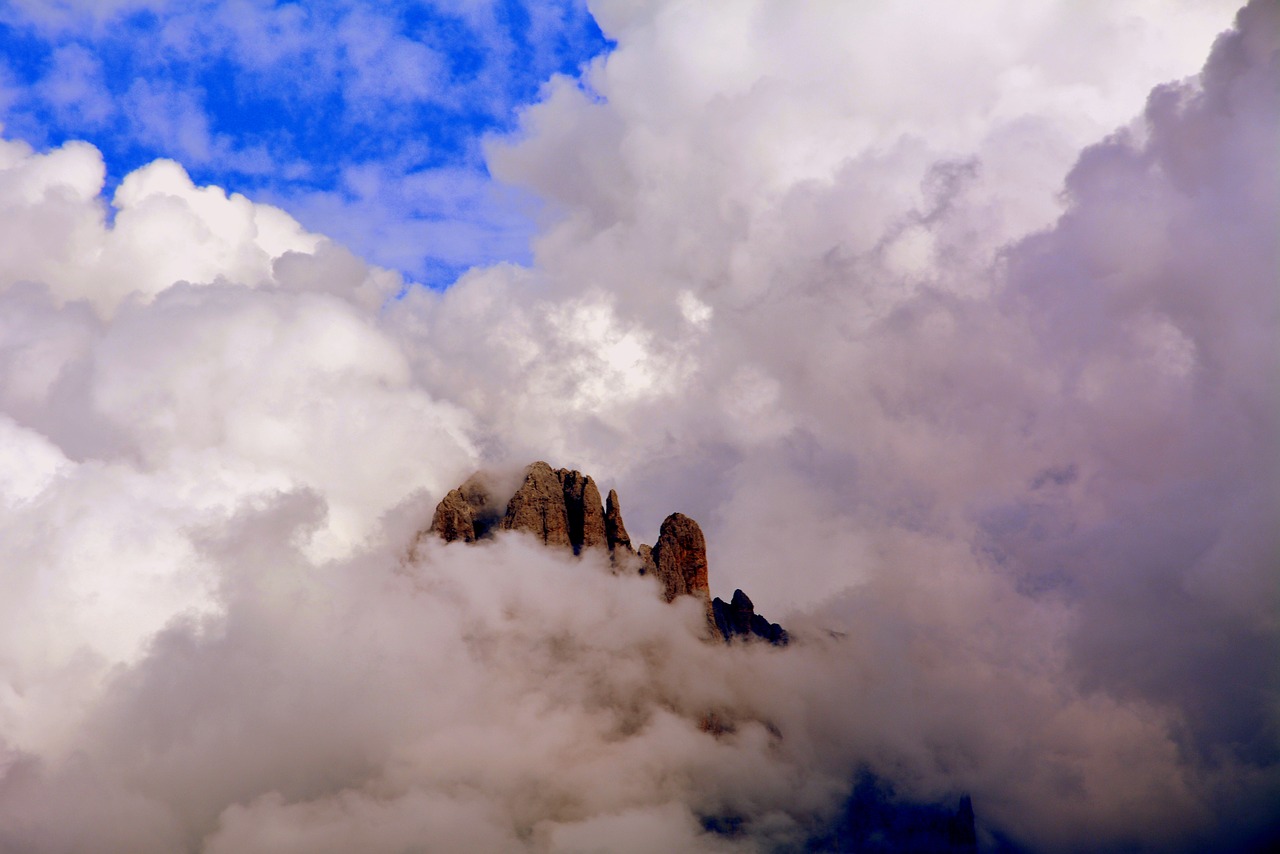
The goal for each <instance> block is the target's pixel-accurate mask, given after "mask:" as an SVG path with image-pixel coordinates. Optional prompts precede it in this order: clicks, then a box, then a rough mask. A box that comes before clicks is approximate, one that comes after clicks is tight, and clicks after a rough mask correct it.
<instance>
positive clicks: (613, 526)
mask: <svg viewBox="0 0 1280 854" xmlns="http://www.w3.org/2000/svg"><path fill="white" fill-rule="evenodd" d="M604 538H605V541H606V542H607V543H608V544H609V551H614V550H615V549H623V550H624V551H627V552H631V551H633V549H632V548H631V537H629V536H628V535H627V526H626V525H624V524H622V505H621V504H620V503H619V502H618V491H617V490H616V489H611V490H609V497H608V498H606V499H605V501H604Z"/></svg>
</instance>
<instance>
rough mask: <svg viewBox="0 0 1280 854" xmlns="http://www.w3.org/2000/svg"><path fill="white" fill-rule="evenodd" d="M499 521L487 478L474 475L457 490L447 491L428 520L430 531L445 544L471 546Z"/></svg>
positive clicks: (498, 514) (499, 517) (481, 475)
mask: <svg viewBox="0 0 1280 854" xmlns="http://www.w3.org/2000/svg"><path fill="white" fill-rule="evenodd" d="M499 519H501V514H500V513H499V512H498V510H497V509H496V508H495V507H494V506H493V496H492V491H491V490H490V488H489V482H488V479H487V478H486V477H485V476H484V475H483V474H480V473H476V474H473V475H472V476H471V477H469V478H467V480H466V481H465V482H464V483H463V484H462V485H461V486H459V487H458V488H457V489H451V490H449V492H448V494H447V495H445V497H444V500H442V501H441V502H440V503H439V504H438V505H436V512H435V515H434V516H432V517H431V530H432V531H434V532H435V533H436V534H437V535H438V536H439V537H440V538H441V539H443V540H444V541H445V542H447V543H451V542H453V541H454V540H462V541H463V542H464V543H473V542H475V541H476V540H478V539H480V538H481V537H483V536H485V535H486V534H488V533H489V531H491V530H492V529H493V526H494V525H495V524H497V522H498V520H499Z"/></svg>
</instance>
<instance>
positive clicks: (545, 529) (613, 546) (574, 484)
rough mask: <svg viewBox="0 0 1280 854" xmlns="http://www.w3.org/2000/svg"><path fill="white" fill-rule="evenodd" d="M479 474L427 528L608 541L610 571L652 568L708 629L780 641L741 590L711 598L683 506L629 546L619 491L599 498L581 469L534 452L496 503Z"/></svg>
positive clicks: (474, 536) (448, 498) (577, 542)
mask: <svg viewBox="0 0 1280 854" xmlns="http://www.w3.org/2000/svg"><path fill="white" fill-rule="evenodd" d="M500 506H501V505H500V504H498V503H497V502H496V501H495V499H494V495H493V490H492V488H491V487H490V481H489V480H488V479H487V478H486V477H485V476H484V475H483V474H479V473H477V474H475V475H472V476H471V477H470V478H468V479H467V481H466V482H465V483H463V484H462V486H460V487H458V488H457V489H453V490H450V491H449V492H448V494H446V495H445V497H444V499H443V500H442V501H441V502H440V504H439V505H438V506H437V507H436V511H435V515H434V516H433V517H432V520H431V531H432V532H434V533H435V534H436V535H438V536H439V537H440V538H441V539H443V540H445V541H446V542H454V541H456V540H462V541H463V542H466V543H471V542H475V541H476V540H479V539H482V538H484V537H485V536H488V535H490V534H491V533H492V532H493V531H494V530H496V529H501V530H504V531H525V532H527V533H530V534H533V535H534V536H535V537H537V538H538V539H539V540H541V541H542V542H543V543H545V544H546V545H549V546H558V547H561V548H571V549H573V552H574V554H580V553H581V552H582V550H583V549H592V548H607V549H608V550H609V554H610V555H611V556H612V558H613V563H614V567H615V571H627V570H628V569H629V570H630V571H635V572H639V573H640V574H641V575H653V576H655V577H656V578H657V579H658V582H659V584H660V585H661V590H662V597H663V599H665V600H666V601H668V602H671V601H674V600H675V598H676V597H677V596H693V597H695V598H697V599H699V600H701V601H702V603H703V605H704V607H705V608H706V612H707V626H708V634H709V635H711V636H712V637H717V638H724V639H725V640H729V639H731V638H733V637H743V638H751V637H761V638H764V639H766V640H769V641H771V642H773V643H778V644H785V643H786V641H787V636H786V632H785V631H783V630H782V628H781V627H779V626H778V625H777V624H776V623H770V622H769V621H767V620H765V619H764V618H763V617H761V616H759V615H758V614H756V613H755V608H754V607H753V605H752V604H751V600H750V599H748V598H747V596H746V594H745V593H743V592H742V591H741V590H739V591H737V592H735V593H734V596H733V601H732V602H731V603H730V604H728V605H726V604H725V603H724V602H722V601H720V600H719V599H716V600H715V601H714V602H712V600H711V592H710V584H709V583H708V579H707V543H706V539H705V538H704V537H703V535H702V529H701V528H700V527H698V523H697V522H695V521H694V520H692V519H690V518H689V517H688V516H685V515H684V514H682V513H672V514H671V515H670V516H668V517H667V518H666V520H665V521H663V523H662V528H661V530H660V531H659V533H658V541H657V542H656V543H655V544H654V545H653V547H652V548H650V547H649V546H647V545H641V546H640V547H639V549H638V550H633V547H632V544H631V537H630V535H628V534H627V526H626V525H625V524H623V521H622V506H621V504H620V503H619V501H618V493H617V492H616V491H614V490H612V489H611V490H609V497H608V499H607V500H606V501H605V503H604V505H603V506H602V505H601V501H600V489H599V488H598V487H597V486H596V484H595V481H593V480H592V479H591V478H590V477H589V476H588V475H584V474H583V473H582V472H580V471H575V470H571V469H553V468H551V466H549V465H548V464H547V463H545V462H542V461H541V460H539V461H538V462H536V463H534V464H533V465H531V466H529V467H528V468H527V469H525V473H524V481H523V482H522V483H521V484H520V488H519V489H517V490H516V492H515V494H514V495H512V496H511V499H510V500H509V501H508V502H507V503H506V509H505V512H503V511H501V510H499V507H500Z"/></svg>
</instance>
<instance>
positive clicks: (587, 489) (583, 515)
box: [556, 469, 608, 554]
mask: <svg viewBox="0 0 1280 854" xmlns="http://www.w3.org/2000/svg"><path fill="white" fill-rule="evenodd" d="M556 475H557V477H559V478H560V483H561V486H562V488H563V490H564V506H565V515H566V517H567V518H568V520H569V542H570V543H572V545H573V551H574V553H575V554H577V553H579V552H581V551H582V550H583V549H589V548H593V547H596V546H600V547H604V546H606V545H607V543H608V536H607V534H606V529H605V521H604V508H602V507H601V506H600V490H599V489H598V488H597V487H596V484H595V481H593V480H592V479H591V478H590V477H589V476H587V475H585V474H583V473H582V472H579V471H570V470H568V469H560V470H559V471H557V472H556Z"/></svg>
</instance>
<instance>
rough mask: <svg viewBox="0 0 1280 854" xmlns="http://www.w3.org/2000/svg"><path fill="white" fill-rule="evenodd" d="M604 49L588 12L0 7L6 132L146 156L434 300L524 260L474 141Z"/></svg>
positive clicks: (115, 172) (343, 6)
mask: <svg viewBox="0 0 1280 854" xmlns="http://www.w3.org/2000/svg"><path fill="white" fill-rule="evenodd" d="M610 46H611V45H610V44H609V43H608V41H607V40H606V39H605V38H604V36H603V35H602V34H601V32H600V30H599V28H598V27H597V26H596V24H595V21H594V20H593V19H592V17H591V15H590V13H589V12H588V10H587V9H586V7H585V2H584V0H492V2H488V3H485V2H477V0H470V1H469V0H434V2H411V0H399V2H386V0H384V2H364V0H345V2H342V1H341V0H330V2H316V3H301V2H277V0H222V2H202V3H189V2H188V3H172V2H168V0H114V2H108V3H101V2H94V0H60V2H57V3H39V2H35V0H0V123H3V125H4V134H5V136H7V137H9V138H19V139H24V140H26V141H27V142H29V143H31V144H32V145H33V146H35V147H37V148H41V149H44V148H51V147H54V146H57V145H60V144H62V143H63V142H65V141H67V140H70V139H84V140H88V141H89V142H91V143H93V144H94V145H96V146H97V147H98V148H99V149H100V150H101V151H102V152H103V157H104V159H105V161H106V164H107V173H108V179H107V180H108V187H107V191H108V193H110V192H111V191H112V190H113V189H114V186H115V185H116V184H118V182H119V181H120V180H121V179H122V178H123V176H124V175H126V174H127V173H128V172H130V171H132V170H133V169H136V168H137V167H139V166H141V165H143V164H145V163H147V162H150V161H151V160H154V159H156V158H158V157H169V158H172V159H174V160H177V161H178V162H180V163H182V165H183V166H184V167H186V168H187V170H188V171H189V172H190V173H191V175H192V177H193V178H194V179H195V180H196V181H197V182H199V183H212V184H218V185H220V186H222V187H224V188H226V189H228V190H230V191H235V192H242V193H245V194H246V195H248V196H250V197H251V198H254V199H255V200H259V201H267V202H271V203H274V204H278V205H280V206H281V207H283V208H285V209H286V210H288V211H289V212H290V213H291V214H293V215H294V216H295V217H297V218H298V219H299V220H300V221H301V222H302V223H303V225H305V226H306V227H308V228H311V229H313V230H315V231H319V232H322V233H325V234H328V235H330V236H332V237H334V238H336V239H338V240H340V241H342V242H343V243H345V244H347V245H348V246H350V247H351V248H352V249H353V250H354V251H356V252H357V253H358V254H360V255H362V256H364V257H366V258H368V259H370V260H372V261H374V262H375V263H379V264H383V265H385V266H389V267H392V268H395V269H399V270H401V271H402V272H404V273H405V274H406V275H407V276H409V277H411V278H413V279H415V280H417V281H420V282H423V283H425V284H428V285H431V286H436V287H439V286H444V285H447V284H448V283H449V282H451V281H453V280H454V278H456V276H457V275H458V274H459V273H460V272H462V271H464V270H466V269H467V268H469V267H471V266H473V265H475V264H482V263H492V262H495V261H502V260H509V261H517V262H526V261H528V260H529V258H528V256H529V239H530V236H531V234H532V231H533V225H532V213H533V208H532V204H533V203H532V201H531V200H530V199H528V198H526V197H523V196H522V195H521V194H520V193H518V192H516V191H514V190H512V189H511V188H506V187H502V186H499V185H497V184H495V182H493V181H492V180H490V178H489V175H488V173H487V171H486V169H485V165H484V160H483V156H482V153H481V140H482V139H483V138H484V136H485V135H486V134H491V133H504V132H507V131H509V130H511V129H512V127H513V123H514V121H515V117H516V111H517V109H518V108H519V107H520V106H521V105H523V104H527V103H530V102H532V101H533V100H535V99H536V98H537V96H538V92H539V90H540V87H541V86H542V84H543V83H544V82H545V81H546V80H548V79H549V78H550V77H551V76H552V75H554V74H567V75H570V76H578V75H579V74H580V72H581V69H582V68H583V66H584V65H585V64H586V63H587V62H588V61H589V60H591V59H592V58H593V57H595V56H597V55H599V54H601V53H603V52H605V51H607V50H608V49H609V48H610Z"/></svg>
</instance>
